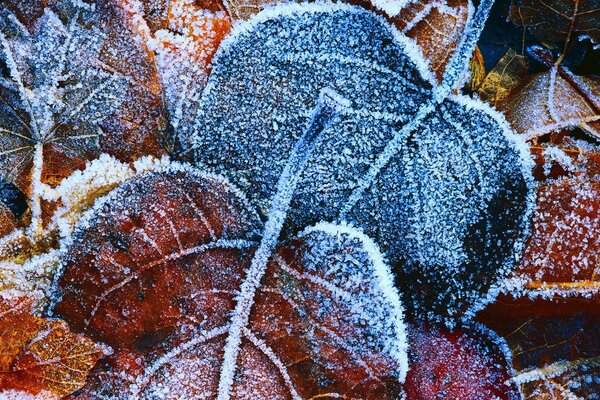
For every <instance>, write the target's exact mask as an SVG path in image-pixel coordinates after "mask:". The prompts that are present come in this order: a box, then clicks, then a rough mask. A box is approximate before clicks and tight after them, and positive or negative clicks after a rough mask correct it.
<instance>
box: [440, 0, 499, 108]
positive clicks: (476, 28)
mask: <svg viewBox="0 0 600 400" xmlns="http://www.w3.org/2000/svg"><path fill="white" fill-rule="evenodd" d="M493 5H494V0H481V3H479V7H477V11H475V15H473V18H469V20H468V21H467V25H466V27H465V31H464V32H463V34H462V37H461V38H460V42H459V44H458V47H457V49H456V51H455V52H454V54H453V55H452V58H451V59H450V62H449V63H448V65H447V66H446V70H445V71H444V75H443V77H442V83H441V84H440V86H438V87H437V88H436V90H435V91H434V99H435V100H437V101H438V102H441V101H443V100H444V99H445V98H446V97H448V95H449V94H450V93H451V92H452V91H453V90H454V89H456V88H457V87H458V85H459V83H460V81H461V79H462V78H463V77H464V76H465V74H466V71H467V69H468V68H469V61H470V60H471V57H472V56H473V51H475V46H476V45H477V41H478V40H479V36H480V35H481V32H482V31H483V28H484V27H485V22H486V21H487V19H488V17H489V15H490V11H491V9H492V6H493Z"/></svg>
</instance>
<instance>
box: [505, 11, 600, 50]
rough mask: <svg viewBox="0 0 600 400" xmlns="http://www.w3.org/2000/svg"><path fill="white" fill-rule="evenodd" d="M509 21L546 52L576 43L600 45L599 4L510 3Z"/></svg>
mask: <svg viewBox="0 0 600 400" xmlns="http://www.w3.org/2000/svg"><path fill="white" fill-rule="evenodd" d="M510 19H511V20H512V21H513V22H514V23H515V24H517V25H521V26H525V27H526V28H527V29H529V31H530V32H531V33H532V34H533V35H534V36H535V37H536V38H537V39H538V40H539V41H540V42H542V43H543V44H544V45H546V46H547V47H549V48H554V47H556V46H557V45H564V46H565V48H566V46H567V45H568V44H569V41H571V40H572V41H575V40H577V39H579V40H581V39H589V40H591V41H592V43H594V45H596V46H597V45H600V29H599V28H598V27H599V26H600V2H598V0H546V1H545V0H513V2H512V4H511V8H510Z"/></svg>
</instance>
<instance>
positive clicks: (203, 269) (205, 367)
mask: <svg viewBox="0 0 600 400" xmlns="http://www.w3.org/2000/svg"><path fill="white" fill-rule="evenodd" d="M250 210H251V209H250V208H249V204H248V203H247V202H246V200H244V199H243V197H242V196H241V195H240V194H239V192H237V191H236V190H235V189H234V188H233V187H232V186H231V185H230V184H229V183H227V182H226V181H225V180H223V179H222V178H218V177H216V176H211V175H206V174H202V173H199V172H196V171H195V170H193V169H191V168H189V167H186V166H181V165H178V164H173V165H171V166H170V167H165V168H164V169H163V170H156V171H153V172H149V173H146V174H141V175H139V176H137V177H135V178H133V179H131V180H129V181H127V182H126V183H124V184H122V185H120V186H119V187H117V188H116V189H115V190H113V191H112V192H110V193H109V194H108V195H107V196H106V197H104V198H103V199H102V200H100V201H99V202H97V204H96V205H95V207H94V208H93V209H92V210H90V211H89V212H87V213H86V216H84V218H83V219H82V220H81V221H80V223H79V224H78V226H77V228H76V230H75V233H74V235H73V239H72V241H68V242H67V245H66V247H65V262H64V275H63V277H62V278H61V279H60V280H59V284H60V286H61V288H62V297H61V299H60V301H59V302H58V303H57V305H56V307H55V310H56V312H58V313H59V314H60V315H62V316H64V317H65V318H66V320H67V321H69V323H70V324H71V326H72V327H73V328H74V329H77V330H79V331H82V332H86V334H88V335H89V336H90V337H93V338H97V339H98V340H102V341H104V342H106V343H109V344H110V345H112V346H114V347H118V348H123V349H129V350H132V351H134V352H140V353H141V357H142V358H144V359H145V361H144V362H145V364H146V367H145V370H144V372H143V374H141V375H138V376H136V378H135V382H134V383H133V384H132V383H131V380H126V382H122V383H121V384H122V385H124V386H125V387H124V388H122V389H119V391H118V392H119V393H123V398H127V399H135V398H153V397H158V398H169V399H170V398H173V399H180V398H194V397H201V396H202V395H203V394H204V395H207V396H209V397H216V396H217V393H219V395H220V396H222V395H223V394H222V393H221V390H223V389H221V385H220V381H223V380H227V379H231V380H232V385H231V388H230V390H231V392H230V394H231V397H232V398H298V397H302V398H310V397H311V396H317V395H324V394H326V393H338V394H340V395H344V396H349V397H363V398H381V399H385V398H396V397H397V396H399V394H400V393H401V382H402V381H403V379H404V375H405V373H406V369H407V368H406V347H405V346H406V341H405V338H404V330H403V329H404V328H403V322H402V308H401V306H400V301H399V298H398V294H397V293H396V291H395V289H394V286H393V282H392V279H391V275H390V272H389V270H388V268H387V266H386V265H385V263H384V261H383V258H382V255H381V254H380V252H379V250H378V249H377V246H376V245H375V244H374V243H373V242H372V241H371V240H370V239H368V238H367V237H366V236H365V235H364V234H362V233H361V232H359V231H357V230H356V229H354V228H351V227H348V226H337V225H332V224H329V223H322V224H318V225H316V226H314V227H312V228H309V229H307V230H305V231H304V232H303V233H301V234H300V235H298V236H297V237H296V238H294V239H292V240H290V241H288V242H286V243H283V244H280V245H279V246H278V247H277V248H276V250H275V252H274V254H273V256H272V257H270V258H269V260H270V261H269V262H268V264H267V266H266V270H265V273H264V277H263V278H262V279H260V278H257V276H255V275H252V269H250V268H248V267H249V265H250V264H251V258H252V257H253V253H254V250H255V249H256V248H257V247H259V246H258V245H259V243H258V240H257V239H258V238H257V234H258V233H259V230H260V229H261V228H262V224H261V222H260V221H259V219H258V217H257V215H256V214H255V213H253V212H252V211H250ZM254 281H256V282H254ZM248 282H251V283H250V284H254V283H256V285H257V286H258V287H257V290H256V293H255V295H254V296H253V297H251V298H250V302H249V303H244V304H245V305H246V306H247V307H249V310H248V311H249V313H250V315H249V319H248V322H247V323H246V324H243V325H242V336H241V341H240V343H239V352H238V353H237V357H236V358H234V359H233V363H235V367H234V368H230V367H231V366H227V365H224V363H225V361H224V357H225V348H226V339H227V338H228V333H229V332H230V328H231V327H232V326H234V325H235V324H238V323H239V321H237V320H236V318H238V316H237V315H238V314H237V313H236V312H234V311H233V310H234V308H235V307H236V305H237V304H239V302H240V301H241V300H240V299H242V298H245V297H244V291H245V290H247V289H246V287H247V285H248ZM236 303H237V304H236ZM230 370H231V371H233V375H232V376H231V377H228V376H224V375H225V374H226V373H225V372H224V371H230ZM307 371H310V372H307ZM115 374H116V375H119V373H118V372H115ZM116 375H115V377H116ZM96 382H97V381H96ZM97 383H98V382H97ZM114 384H115V382H114V379H113V380H110V379H109V380H108V381H107V382H106V383H105V385H109V387H112V385H114ZM102 386H103V385H102V384H100V387H97V388H95V389H94V388H91V389H90V390H91V396H94V393H96V395H97V393H102V392H105V391H104V389H103V387H102ZM85 390H87V389H84V393H85ZM226 390H229V389H226ZM116 397H118V396H116ZM84 398H85V396H84Z"/></svg>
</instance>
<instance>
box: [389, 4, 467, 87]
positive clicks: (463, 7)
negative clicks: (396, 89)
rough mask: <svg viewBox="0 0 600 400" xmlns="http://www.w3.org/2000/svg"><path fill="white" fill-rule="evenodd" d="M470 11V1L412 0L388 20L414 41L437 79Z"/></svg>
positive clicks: (441, 73) (440, 77) (456, 45)
mask: <svg viewBox="0 0 600 400" xmlns="http://www.w3.org/2000/svg"><path fill="white" fill-rule="evenodd" d="M473 11H474V10H473V5H472V4H471V1H470V0H426V1H418V2H417V1H416V2H412V3H410V4H409V5H408V6H407V7H405V8H404V9H402V10H401V11H400V13H399V14H398V15H397V16H394V17H393V18H392V19H391V21H392V22H393V23H394V25H396V27H397V28H398V29H399V30H400V31H401V32H403V33H404V34H406V35H407V36H408V37H410V38H412V39H414V40H415V41H416V43H417V45H418V46H419V47H420V48H421V51H422V52H423V56H425V59H426V60H427V61H429V65H430V67H431V70H432V71H433V72H434V73H435V75H436V76H437V78H438V80H439V81H441V79H442V75H443V74H444V70H445V68H446V65H448V62H449V61H450V57H452V55H453V54H454V51H455V50H456V48H457V47H458V42H459V41H460V38H461V35H462V33H463V30H464V28H465V26H466V24H467V19H468V18H469V17H470V16H472V14H473Z"/></svg>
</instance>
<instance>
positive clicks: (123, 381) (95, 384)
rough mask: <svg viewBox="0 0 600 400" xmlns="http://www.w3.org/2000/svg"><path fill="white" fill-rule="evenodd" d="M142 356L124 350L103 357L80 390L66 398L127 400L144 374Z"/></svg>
mask: <svg viewBox="0 0 600 400" xmlns="http://www.w3.org/2000/svg"><path fill="white" fill-rule="evenodd" d="M145 368H146V364H145V360H144V355H143V354H140V353H137V352H135V351H130V350H126V349H119V350H116V351H115V353H114V354H111V355H110V356H108V357H104V358H103V359H101V360H100V361H98V363H97V364H96V366H95V367H94V368H93V369H92V370H91V371H90V373H89V374H88V378H87V381H86V383H85V385H84V386H83V388H82V389H81V390H78V391H77V392H75V393H73V394H72V395H70V396H69V397H68V399H69V400H96V399H103V400H116V399H119V400H120V399H123V400H125V399H127V400H129V399H130V398H129V397H127V396H128V394H127V393H129V392H130V390H131V386H132V385H134V384H135V381H136V379H137V378H138V377H139V376H141V375H142V374H143V373H144V369H145Z"/></svg>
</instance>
